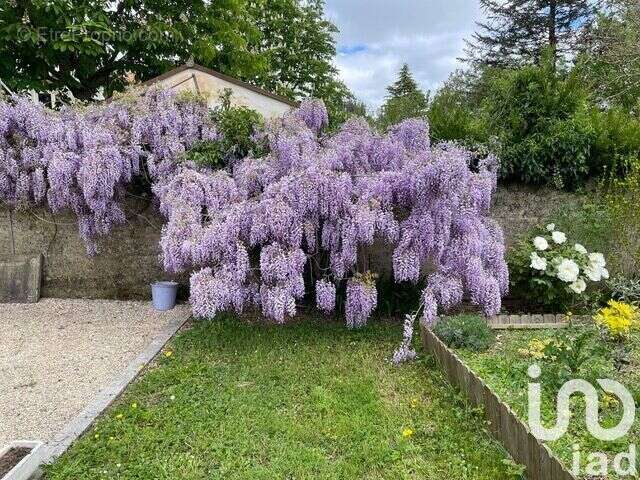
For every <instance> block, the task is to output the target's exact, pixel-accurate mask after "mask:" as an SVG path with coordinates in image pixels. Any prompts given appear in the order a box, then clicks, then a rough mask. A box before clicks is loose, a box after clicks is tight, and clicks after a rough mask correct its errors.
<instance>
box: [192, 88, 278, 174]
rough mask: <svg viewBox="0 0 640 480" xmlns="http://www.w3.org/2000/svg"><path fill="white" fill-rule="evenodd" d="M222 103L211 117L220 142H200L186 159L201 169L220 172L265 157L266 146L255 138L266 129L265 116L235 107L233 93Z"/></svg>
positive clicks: (245, 108)
mask: <svg viewBox="0 0 640 480" xmlns="http://www.w3.org/2000/svg"><path fill="white" fill-rule="evenodd" d="M221 102H222V103H221V105H220V106H218V107H216V108H214V109H213V111H212V113H211V115H212V116H213V118H214V122H215V125H216V127H217V130H218V135H219V138H218V139H217V140H210V141H203V142H199V143H198V144H196V145H195V146H194V147H193V148H191V149H190V150H189V151H188V152H187V153H186V155H185V159H186V160H189V161H193V162H195V163H196V164H198V165H200V166H204V167H209V168H221V167H224V166H226V165H227V164H228V163H229V162H231V161H233V160H235V159H239V158H244V157H246V156H247V155H254V156H257V157H259V156H262V155H264V154H265V153H266V150H267V146H266V145H265V144H264V143H263V142H260V141H257V140H256V139H255V136H254V134H255V133H256V132H257V131H259V129H260V128H261V127H262V126H263V125H264V119H263V118H262V115H260V114H259V113H258V112H256V111H255V110H251V109H250V108H247V107H244V106H240V107H234V106H232V105H231V92H230V91H227V92H225V93H224V94H223V95H222V97H221Z"/></svg>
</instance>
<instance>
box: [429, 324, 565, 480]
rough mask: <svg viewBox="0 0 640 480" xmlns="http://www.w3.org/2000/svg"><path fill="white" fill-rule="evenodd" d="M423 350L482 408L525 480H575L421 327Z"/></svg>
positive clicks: (493, 395)
mask: <svg viewBox="0 0 640 480" xmlns="http://www.w3.org/2000/svg"><path fill="white" fill-rule="evenodd" d="M420 333H421V336H422V344H423V346H424V349H425V350H426V351H427V353H429V354H430V355H432V356H433V357H434V358H435V360H436V363H437V364H438V366H439V367H440V369H441V370H442V371H443V373H444V374H445V376H446V377H447V380H448V381H449V383H451V384H452V385H453V386H454V387H456V388H457V389H459V390H460V391H461V392H462V393H463V394H464V395H465V396H466V397H467V399H468V400H469V402H470V403H471V405H473V406H474V407H483V414H484V417H485V419H486V420H487V421H488V422H489V425H488V430H489V432H490V433H491V435H492V436H493V437H494V438H495V439H496V440H497V441H499V442H500V443H502V444H503V445H504V447H505V448H506V450H507V451H508V452H509V454H510V455H511V456H512V457H513V459H514V460H515V461H516V462H517V463H519V464H520V465H524V466H525V467H527V479H528V480H577V477H576V476H575V475H573V474H572V473H571V472H570V471H569V470H567V469H566V468H565V467H564V465H563V464H562V462H561V461H560V460H559V459H558V458H557V457H556V456H555V455H554V454H553V453H552V452H551V451H550V450H549V449H548V448H547V446H546V445H544V444H543V443H542V442H540V440H538V439H537V438H535V437H534V436H533V434H532V433H531V431H530V430H529V428H528V427H527V425H525V423H524V422H522V420H520V419H519V418H518V417H517V416H516V414H515V413H514V412H513V410H511V408H510V407H509V405H507V404H506V403H504V402H503V401H502V400H501V399H500V397H499V396H498V395H496V394H495V393H494V392H493V391H492V390H491V389H490V388H489V387H488V386H487V385H486V384H485V383H484V382H483V381H482V379H481V378H480V377H478V376H477V375H476V374H475V373H474V372H473V370H471V369H470V368H469V367H468V366H467V365H465V363H464V362H463V361H462V360H460V358H459V357H458V356H457V355H456V354H455V353H454V352H453V351H451V350H450V349H449V347H447V346H446V345H445V344H444V343H443V342H442V341H441V340H440V339H439V338H438V337H437V336H436V335H435V334H434V333H433V332H432V331H431V330H430V329H429V328H427V327H425V326H424V325H422V324H420Z"/></svg>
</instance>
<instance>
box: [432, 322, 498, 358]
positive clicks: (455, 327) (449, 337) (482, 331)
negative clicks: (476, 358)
mask: <svg viewBox="0 0 640 480" xmlns="http://www.w3.org/2000/svg"><path fill="white" fill-rule="evenodd" d="M433 332H434V333H435V334H436V335H437V336H438V338H439V339H440V340H442V341H443V342H444V343H445V344H446V345H447V346H449V347H452V348H466V349H469V350H472V351H474V352H482V351H484V350H487V349H488V348H489V347H490V346H491V345H492V344H493V342H494V340H495V338H494V336H493V332H492V331H491V329H490V328H489V326H488V325H487V322H486V320H485V319H484V318H482V317H479V316H478V315H458V316H455V317H444V318H442V319H440V321H438V323H436V325H435V326H434V327H433Z"/></svg>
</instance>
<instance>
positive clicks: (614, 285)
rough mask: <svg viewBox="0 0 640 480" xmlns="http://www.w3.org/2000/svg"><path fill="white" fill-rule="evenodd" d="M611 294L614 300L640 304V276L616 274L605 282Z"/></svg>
mask: <svg viewBox="0 0 640 480" xmlns="http://www.w3.org/2000/svg"><path fill="white" fill-rule="evenodd" d="M607 287H609V289H610V290H611V296H612V297H613V298H614V299H616V300H621V301H623V302H627V303H631V304H632V305H636V306H638V305H640V278H628V277H625V276H623V275H618V276H616V277H614V278H612V279H611V280H609V281H608V282H607Z"/></svg>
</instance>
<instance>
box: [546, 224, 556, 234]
mask: <svg viewBox="0 0 640 480" xmlns="http://www.w3.org/2000/svg"><path fill="white" fill-rule="evenodd" d="M555 229H556V224H555V223H550V224H549V225H547V230H549V231H550V232H553V231H554V230H555Z"/></svg>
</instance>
